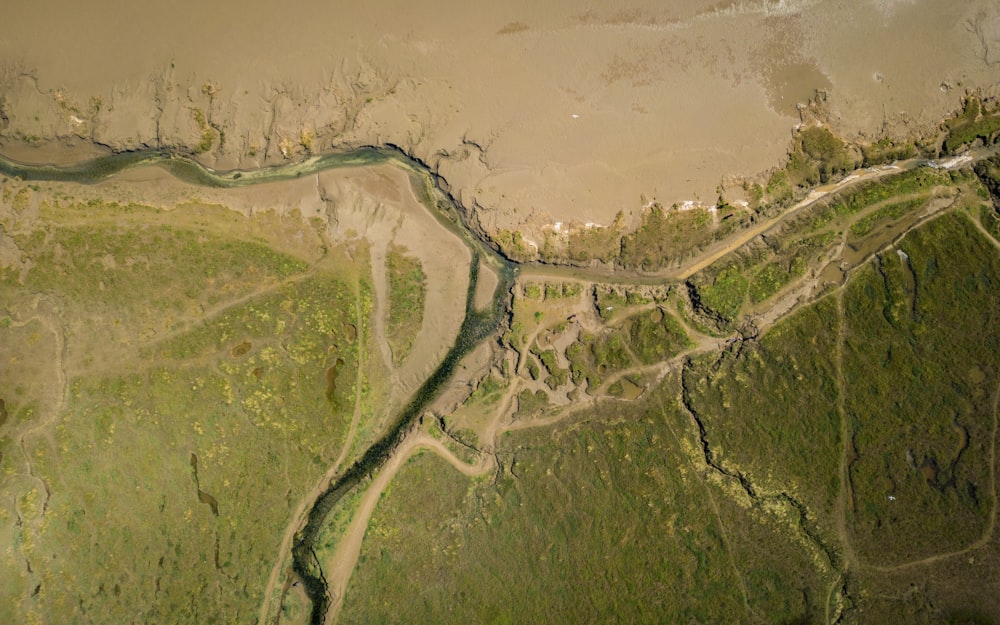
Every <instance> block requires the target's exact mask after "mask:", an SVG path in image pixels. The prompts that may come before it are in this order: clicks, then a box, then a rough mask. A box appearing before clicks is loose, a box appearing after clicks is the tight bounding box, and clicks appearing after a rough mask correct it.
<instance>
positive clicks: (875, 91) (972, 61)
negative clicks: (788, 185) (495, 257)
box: [0, 0, 1000, 232]
mask: <svg viewBox="0 0 1000 625" xmlns="http://www.w3.org/2000/svg"><path fill="white" fill-rule="evenodd" d="M662 4H663V3H654V2H651V1H650V0H644V1H640V2H635V1H633V2H629V3H627V4H625V5H619V6H617V7H616V8H613V9H611V8H606V7H605V6H604V5H603V4H600V3H592V4H589V5H588V4H580V3H577V2H573V3H571V2H568V1H567V0H559V1H557V2H547V3H529V2H525V1H519V2H514V3H504V4H495V5H477V6H476V7H475V8H472V7H470V6H468V5H466V4H462V3H458V2H454V1H453V0H435V1H434V2H432V3H421V4H420V5H419V6H416V5H413V4H412V3H404V2H400V1H393V2H382V3H378V4H372V3H364V4H357V5H353V6H340V5H338V6H334V5H332V4H330V3H323V2H318V1H317V0H308V1H307V2H303V3H299V4H297V5H296V7H295V11H294V12H291V11H288V7H286V6H284V5H280V4H275V3H267V2H263V1H262V0H248V1H247V2H242V3H239V4H238V5H214V4H209V5H204V4H202V3H195V2H193V1H192V0H182V1H180V2H175V3H171V4H170V5H149V4H136V3H129V2H124V1H123V0H98V1H96V2H93V3H87V4H84V5H81V4H70V3H62V2H51V1H49V2H40V3H34V4H31V3H15V4H14V5H12V6H11V7H7V8H6V10H5V19H4V21H3V24H2V25H0V152H2V153H4V154H6V155H8V156H11V157H13V158H18V159H22V160H32V161H66V160H73V159H79V158H83V157H86V156H88V155H90V154H92V153H93V152H94V151H95V150H100V149H106V150H107V149H114V150H121V149H136V148H141V147H164V146H165V147H172V148H180V149H182V150H183V149H187V150H189V151H192V152H198V154H197V157H198V159H199V160H201V161H202V162H204V163H206V164H208V165H209V166H213V167H216V168H222V169H229V168H236V167H240V168H251V167H256V166H258V165H261V164H265V163H277V162H281V161H284V160H286V159H295V158H301V157H303V156H305V155H306V154H308V153H315V152H320V151H325V150H328V149H331V148H336V147H350V146H358V145H363V144H373V143H375V144H384V143H392V144H395V145H398V146H400V147H402V148H403V149H404V150H406V151H407V152H409V153H411V154H412V155H414V156H416V157H417V158H420V159H421V160H423V161H425V162H427V163H428V164H430V165H431V166H432V167H433V168H436V169H437V170H438V171H439V172H440V173H441V174H442V175H443V176H444V177H445V178H446V180H447V181H448V183H449V184H450V185H451V186H452V190H453V192H454V193H455V194H456V195H457V196H458V197H459V198H460V199H461V200H462V201H463V202H464V203H465V204H466V205H467V206H474V207H476V208H477V210H478V212H479V216H480V219H481V220H482V222H483V224H484V226H485V227H486V229H487V230H492V229H495V228H514V227H519V228H522V229H525V230H527V231H529V232H531V231H532V230H537V229H538V228H540V227H541V225H543V224H547V223H553V222H556V221H563V222H572V221H577V222H595V223H604V224H606V223H610V222H611V220H612V219H613V216H614V215H615V214H616V213H617V212H618V211H619V210H624V211H626V213H627V214H629V215H631V216H632V217H633V218H634V217H635V215H636V214H637V213H638V211H639V209H640V207H641V206H642V205H643V204H645V203H646V202H648V201H651V200H654V199H655V200H659V201H661V202H663V203H665V204H669V203H672V202H675V201H684V200H700V201H703V202H706V203H712V202H714V200H715V198H716V188H717V186H718V185H719V183H720V181H721V180H722V178H723V176H727V175H731V176H753V175H755V174H759V173H760V172H762V171H764V170H767V169H768V168H770V167H773V166H775V165H777V164H779V163H780V161H781V158H782V156H783V155H784V153H785V150H786V148H787V145H788V142H789V140H790V138H791V132H792V130H793V128H794V127H795V125H796V124H797V123H798V122H799V116H798V112H797V109H796V105H797V104H799V103H801V102H803V101H804V100H806V99H807V98H809V97H810V96H812V95H813V94H814V93H815V91H816V90H817V89H821V90H825V92H826V93H827V95H828V99H827V107H828V110H829V118H830V119H829V121H830V123H831V124H832V125H833V126H834V128H835V129H836V130H838V131H839V132H841V133H843V134H844V135H846V136H849V137H857V136H866V137H869V138H873V137H876V136H879V135H880V134H881V133H889V134H892V135H897V136H901V135H907V134H909V133H912V132H915V131H917V130H921V129H925V128H927V127H928V126H932V125H934V124H935V123H937V121H938V120H939V119H940V118H941V117H942V116H943V115H945V114H946V113H948V112H949V111H951V110H953V109H955V108H956V107H957V106H958V105H959V104H960V101H961V97H962V95H963V94H964V92H965V90H966V89H967V88H974V87H990V86H991V85H993V84H994V83H996V81H997V67H998V65H997V63H1000V56H998V55H1000V53H998V50H1000V44H998V43H997V41H998V40H1000V17H998V16H997V13H998V11H997V10H996V7H995V3H993V2H991V1H990V0H973V1H970V2H962V3H957V2H946V1H944V0H919V1H911V0H854V1H852V2H847V3H830V2H818V1H814V0H781V1H779V2H773V1H767V0H763V1H760V2H745V1H729V0H723V1H722V2H718V1H715V0H683V1H681V2H675V3H672V4H671V6H669V7H664V6H662ZM984 43H985V45H984ZM994 57H998V58H994Z"/></svg>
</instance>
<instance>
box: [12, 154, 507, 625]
mask: <svg viewBox="0 0 1000 625" xmlns="http://www.w3.org/2000/svg"><path fill="white" fill-rule="evenodd" d="M386 163H388V164H392V165H394V166H397V167H401V168H403V169H404V170H406V171H407V172H408V173H409V174H410V176H411V181H412V183H413V184H414V188H415V189H417V191H418V194H419V195H420V197H421V199H422V201H423V202H424V203H425V204H426V205H427V207H428V208H429V209H430V211H431V214H433V215H434V217H435V218H436V219H437V220H438V221H439V222H440V223H441V224H442V225H444V226H445V227H447V228H448V229H449V230H450V231H451V232H453V233H455V234H457V235H458V236H459V237H460V238H461V239H462V241H463V242H464V243H465V245H466V246H468V247H469V249H470V251H471V252H472V263H471V265H470V274H469V286H468V290H467V292H466V302H465V317H464V319H463V320H462V326H461V328H460V329H459V332H458V337H457V338H456V339H455V344H454V346H452V348H451V349H450V350H449V351H448V353H447V354H446V355H445V357H444V359H443V360H442V362H441V364H440V365H438V367H437V369H435V370H434V372H433V373H431V375H430V376H429V377H428V378H427V379H426V380H425V381H424V383H423V384H422V385H421V386H420V388H419V389H417V391H416V393H414V395H413V397H411V398H410V401H409V402H408V403H407V404H406V405H405V407H404V408H403V409H402V410H401V411H400V412H399V413H398V414H397V415H396V416H395V418H394V419H393V421H392V425H391V426H390V427H389V429H388V430H387V431H386V432H385V433H384V434H383V435H382V436H381V437H380V438H379V439H378V440H376V441H375V442H374V443H373V444H372V445H371V446H370V447H369V448H368V449H366V450H365V452H364V453H363V454H361V456H360V457H359V459H358V460H357V461H355V462H354V464H352V465H351V466H349V467H347V468H346V469H345V470H344V471H342V472H341V473H340V474H339V475H337V476H335V477H334V478H333V480H332V481H331V483H330V486H329V487H328V488H327V489H326V490H325V491H324V492H323V493H322V494H321V495H320V496H319V497H318V498H317V499H316V501H315V502H313V505H312V507H311V508H310V510H309V514H308V517H307V521H306V524H305V526H304V527H303V528H302V529H301V530H300V531H299V532H298V534H296V537H295V542H294V545H293V547H292V558H293V568H294V569H295V572H296V574H297V575H298V576H299V577H300V578H301V580H302V584H303V586H304V588H305V590H306V594H307V595H308V596H309V599H310V600H311V602H312V610H311V618H310V621H311V622H312V623H313V624H314V625H319V624H321V623H323V621H324V618H325V616H326V612H327V609H328V608H329V605H330V597H329V593H328V590H327V584H326V580H325V578H324V576H323V572H322V567H321V565H320V563H319V562H318V561H317V558H316V554H315V551H314V543H315V540H316V537H317V535H318V533H319V531H320V529H321V528H322V527H323V524H324V523H325V522H326V519H327V516H328V515H329V514H330V512H331V511H332V510H333V508H334V506H335V505H336V504H337V502H338V501H340V500H341V499H342V498H343V497H344V496H345V495H347V494H348V493H350V492H351V491H352V490H353V489H354V488H355V487H357V486H358V484H360V483H361V482H362V481H363V480H364V478H365V477H366V476H368V475H370V474H372V473H374V472H375V471H377V470H378V469H379V468H380V467H381V466H382V465H383V464H384V463H385V462H386V461H387V460H388V459H389V458H390V457H391V455H392V452H393V450H394V449H395V448H396V447H397V446H398V445H399V443H400V442H401V441H402V439H403V437H404V436H405V435H406V433H407V432H408V431H409V428H410V426H411V425H412V424H413V423H414V421H416V420H417V419H418V418H419V417H420V415H421V414H422V413H423V411H424V410H425V408H426V407H427V405H428V404H429V403H430V402H431V401H432V400H433V399H434V398H436V397H437V396H438V395H439V394H440V393H441V391H442V390H443V389H444V387H445V385H446V384H447V383H448V381H449V380H450V379H451V376H452V374H453V373H454V371H455V368H456V367H457V366H458V364H459V363H460V362H461V360H462V358H464V357H465V356H466V355H467V354H468V353H469V352H471V351H472V350H473V349H474V348H475V347H476V346H477V345H479V344H480V343H481V342H482V341H483V340H485V339H487V338H488V337H490V336H493V335H495V334H496V333H497V331H498V330H499V329H500V326H501V323H502V322H503V320H504V318H505V317H506V316H507V315H508V313H509V310H510V292H511V288H512V287H513V284H514V278H515V276H516V274H517V266H516V265H515V264H514V263H512V262H510V261H509V260H507V259H505V258H504V257H502V256H501V255H500V254H498V253H497V251H496V250H495V249H493V248H492V247H490V245H488V244H486V242H485V241H484V240H483V239H481V238H480V237H479V236H478V235H477V234H476V233H475V232H474V231H473V230H472V229H471V228H470V227H469V226H468V225H467V223H466V221H465V214H466V213H465V211H464V210H463V209H462V207H461V206H460V205H459V204H458V203H457V202H456V201H455V199H454V198H453V197H451V196H450V195H449V194H447V193H445V192H444V191H443V190H442V189H441V186H440V184H439V183H440V179H439V178H438V176H437V175H436V174H435V173H434V172H432V171H431V170H429V169H428V168H427V167H426V166H425V165H424V164H423V163H421V162H419V161H417V160H414V159H412V158H410V157H409V156H407V155H406V154H405V153H403V152H402V151H401V150H399V149H397V148H395V147H392V146H390V147H385V148H376V147H366V148H360V149H358V150H353V151H349V152H338V153H332V154H327V155H324V156H318V157H314V158H311V159H308V160H306V161H303V162H301V163H294V164H289V165H282V166H277V167H270V168H263V169H260V170H256V171H231V172H215V171H212V170H210V169H208V168H206V167H204V166H202V165H200V164H198V163H197V162H195V161H193V160H191V159H189V158H186V157H181V156H174V155H171V154H169V153H166V152H162V151H139V152H125V153H120V154H113V155H110V156H104V157H100V158H97V159H94V160H91V161H87V162H84V163H79V164H74V165H69V166H52V165H27V164H22V163H17V162H14V161H10V160H8V159H4V158H3V157H0V175H4V176H7V177H10V178H19V179H21V180H26V181H50V182H56V181H58V182H73V183H79V184H94V183H97V182H101V181H102V180H105V179H107V178H109V177H111V176H113V175H115V174H118V173H121V172H122V171H125V170H127V169H132V168H135V167H140V166H151V165H155V166H160V167H163V168H165V169H167V170H168V171H169V172H170V173H171V174H173V175H174V176H176V177H177V178H179V179H181V180H184V181H185V182H188V183H191V184H197V185H202V186H209V187H220V188H231V187H242V186H248V185H252V184H261V183H265V182H276V181H281V180H290V179H294V178H299V177H301V176H306V175H310V174H315V173H318V172H321V171H324V170H327V169H333V168H347V167H369V166H373V165H381V164H386ZM484 263H485V264H487V265H489V266H490V267H491V268H493V269H494V270H495V271H496V273H497V275H498V276H499V284H498V285H497V288H496V290H495V291H494V293H493V300H492V305H491V306H490V307H489V308H488V309H486V310H477V309H476V307H475V293H476V285H477V282H478V276H479V269H480V266H481V265H482V264H484Z"/></svg>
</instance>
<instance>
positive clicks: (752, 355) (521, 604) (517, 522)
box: [341, 202, 1000, 624]
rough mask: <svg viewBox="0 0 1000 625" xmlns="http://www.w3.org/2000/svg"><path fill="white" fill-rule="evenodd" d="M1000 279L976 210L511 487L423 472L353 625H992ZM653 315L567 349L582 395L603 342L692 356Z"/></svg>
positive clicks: (396, 508)
mask: <svg viewBox="0 0 1000 625" xmlns="http://www.w3.org/2000/svg"><path fill="white" fill-rule="evenodd" d="M885 205H886V206H894V204H893V203H892V202H889V203H887V204H885ZM877 214H878V219H880V220H882V219H884V220H886V221H889V220H891V219H893V216H892V215H887V214H886V213H877ZM972 215H973V216H978V215H979V213H978V211H974V212H973V213H972ZM987 216H989V214H985V215H984V217H987ZM998 281H1000V255H998V253H997V250H996V248H995V247H993V244H991V243H990V242H989V241H987V239H986V238H985V237H983V235H982V234H980V233H979V232H978V231H977V230H976V228H975V227H974V225H973V223H972V222H971V220H970V217H969V216H967V214H966V211H963V210H956V211H953V212H950V213H947V214H945V215H943V216H941V217H939V218H937V219H934V220H932V221H930V222H928V223H927V224H926V225H924V226H922V227H921V228H919V229H917V230H915V231H914V232H911V233H909V234H908V235H907V236H906V237H904V238H903V239H902V240H901V241H900V242H899V243H897V244H896V246H895V247H892V248H890V249H888V250H886V251H884V252H882V253H880V254H879V255H878V256H877V257H876V258H875V259H873V260H871V261H869V262H867V263H866V264H864V265H863V266H860V267H859V268H858V269H857V270H856V271H855V272H854V273H853V276H852V278H851V279H850V280H849V281H848V283H847V285H846V287H844V290H843V293H842V295H841V294H839V293H837V292H834V293H832V294H830V295H827V296H826V297H824V298H822V299H820V300H818V301H817V302H815V303H814V304H811V305H809V306H806V307H803V308H802V309H801V310H799V311H798V312H796V313H795V314H793V315H792V316H790V317H788V318H786V319H784V320H782V321H780V322H779V323H778V324H776V325H775V326H773V327H772V328H770V329H769V330H768V331H767V332H766V333H765V334H764V335H763V336H762V337H760V338H759V339H758V340H756V341H754V340H747V341H744V342H742V343H741V342H740V341H736V342H732V343H730V344H729V345H728V346H727V347H726V348H725V349H723V350H722V351H720V352H715V353H709V354H706V355H704V356H702V357H697V358H694V359H692V360H690V361H689V362H688V363H687V364H686V365H685V367H684V368H683V375H678V374H672V375H668V376H667V378H666V379H665V380H664V381H663V382H662V383H661V384H660V385H658V386H656V387H653V388H651V389H650V390H649V391H648V392H647V393H646V394H645V395H643V396H642V398H641V399H640V400H638V401H635V402H630V403H621V402H612V403H598V404H596V406H595V407H594V408H591V409H588V410H584V411H581V412H577V413H575V416H574V417H573V418H572V419H570V420H567V421H565V422H561V423H558V424H556V425H554V426H548V427H544V428H539V429H534V430H530V429H529V430H520V431H517V432H512V433H508V434H506V435H504V436H503V437H502V438H501V439H500V441H499V444H498V448H497V453H498V457H499V458H500V460H501V463H502V464H503V466H504V467H505V471H504V472H503V474H502V475H501V476H500V477H499V478H497V479H495V480H494V479H493V477H492V475H491V476H490V477H489V478H482V479H472V480H470V479H468V478H465V477H463V476H461V475H459V474H458V473H456V472H454V471H453V470H452V469H450V468H448V467H447V466H445V464H444V463H443V461H441V460H439V459H437V458H435V457H434V456H433V455H430V454H425V455H421V456H418V457H416V458H415V459H413V460H411V461H410V462H409V464H408V465H407V466H406V467H405V468H404V470H403V471H402V472H401V473H400V475H399V476H397V478H396V480H395V481H394V482H393V484H392V486H391V488H390V490H389V491H388V492H387V493H385V494H384V496H383V499H382V501H381V503H380V504H379V507H378V509H377V510H376V513H375V517H374V519H373V521H372V524H371V526H370V527H369V531H368V534H367V536H366V540H365V544H364V547H363V551H362V556H361V561H360V562H359V565H358V568H357V570H356V573H355V576H354V578H353V579H352V581H351V585H350V587H349V590H348V594H347V598H346V602H345V604H344V611H343V613H342V616H341V622H344V623H370V622H384V623H393V622H420V623H424V622H426V623H451V622H456V623H457V622H485V623H513V622H519V623H543V622H606V621H609V620H614V621H620V622H635V623H642V622H703V623H709V622H731V623H739V622H747V623H820V622H828V619H829V620H830V621H831V622H832V620H833V619H838V618H839V621H840V622H844V623H871V622H879V623H897V622H899V623H903V622H925V623H942V624H943V623H957V622H976V623H988V622H993V621H992V620H991V618H992V616H993V615H995V614H996V613H997V610H998V609H1000V605H998V604H997V601H996V600H995V599H993V598H992V597H993V594H992V593H991V592H988V590H987V589H989V588H992V586H991V584H992V583H994V582H993V581H991V580H996V579H997V578H998V577H1000V559H998V558H997V555H998V547H997V545H996V542H995V541H994V540H993V539H992V538H991V532H992V529H991V528H992V525H991V524H992V521H991V519H993V518H995V517H994V516H993V515H994V514H995V512H994V509H995V506H996V493H995V484H994V483H993V478H992V477H991V472H992V470H993V469H992V466H993V462H994V451H993V445H994V440H993V438H994V436H995V433H996V432H995V427H996V425H995V418H996V415H995V414H994V412H993V405H992V402H993V401H994V397H995V396H996V395H995V394H996V388H997V385H998V379H997V377H996V376H997V371H1000V362H997V358H998V356H997V354H1000V345H997V341H1000V331H998V330H997V328H998V327H1000V323H998V321H1000V320H998V319H996V318H995V317H996V315H997V314H998V313H997V311H1000V301H998V299H997V298H998V297H1000V295H997V293H998V292H1000V291H998V289H997V286H998ZM525 291H526V295H527V298H528V299H529V301H535V302H540V301H542V299H543V297H544V295H543V293H544V288H541V287H539V288H537V292H536V289H534V288H531V289H525ZM532 297H534V299H533V300H532V299H531V298H532ZM595 297H600V294H599V293H597V292H595ZM604 297H605V300H604V301H606V302H609V301H611V300H613V299H615V298H618V299H620V300H621V301H620V302H619V301H618V300H617V299H615V303H616V304H625V305H627V296H626V294H625V293H624V292H622V293H618V294H614V293H611V292H609V293H605V294H604ZM609 298H610V299H609ZM632 305H633V306H636V307H637V308H636V310H643V307H646V309H645V311H644V312H635V311H632V312H631V313H628V312H626V313H625V314H624V316H623V317H620V318H618V319H617V320H616V321H615V324H614V326H612V327H609V328H607V330H606V331H605V332H602V333H601V334H600V335H595V338H591V339H588V338H587V337H585V336H581V337H580V338H579V339H578V341H577V342H575V343H573V344H571V346H570V347H569V348H567V349H566V351H565V354H564V355H565V356H566V357H567V359H568V360H569V362H570V363H571V365H572V366H571V369H570V371H569V375H570V376H571V379H572V378H574V377H577V378H580V380H579V381H581V382H582V381H584V380H586V381H587V382H588V386H589V385H590V384H591V382H590V379H589V378H588V377H587V374H586V371H584V370H583V365H587V366H590V367H591V368H593V364H594V363H593V362H591V361H590V360H584V361H581V363H580V368H581V370H580V371H576V367H577V362H576V360H577V358H580V357H581V354H584V355H587V354H589V356H588V358H592V357H596V353H597V352H596V351H595V350H598V349H603V348H599V347H598V346H599V344H600V343H599V341H598V340H597V339H596V336H600V337H602V338H601V339H600V340H603V341H606V342H609V350H610V351H608V352H607V354H606V355H605V357H606V358H608V359H609V360H608V363H609V364H611V365H614V366H618V367H626V366H630V365H632V364H634V363H636V362H638V361H637V359H636V358H635V356H633V354H640V353H644V351H643V345H644V344H646V345H655V346H658V348H659V346H664V345H670V344H671V343H670V340H668V339H664V338H663V337H660V336H659V335H658V334H654V335H652V336H654V337H655V338H652V340H649V341H645V340H644V333H643V332H642V331H639V333H638V334H636V330H635V329H636V328H645V327H646V326H648V325H649V324H650V323H653V322H654V321H655V322H659V323H662V322H663V320H664V319H666V318H667V317H666V316H663V317H659V318H657V314H658V313H659V314H660V315H662V314H663V313H662V311H661V309H660V308H658V307H653V308H652V311H650V310H649V307H650V305H651V302H650V301H648V300H647V301H643V302H640V301H639V300H638V299H637V300H635V301H634V302H633V304H632ZM670 319H671V320H672V319H673V318H672V317H671V318H670ZM549 323H550V324H552V326H553V327H554V328H556V329H558V323H557V322H556V321H549ZM668 325H669V324H668ZM525 331H528V330H527V329H525ZM588 340H589V341H590V342H589V343H588ZM616 341H617V342H618V343H620V349H618V350H617V351H615V349H611V347H612V345H610V344H618V343H615V342H616ZM584 348H586V349H584ZM664 349H665V351H664V352H663V353H660V352H657V353H655V354H650V356H649V361H655V360H657V359H663V358H667V357H669V356H670V355H671V354H672V353H675V352H676V347H675V348H671V349H667V348H664ZM537 351H538V359H539V362H540V363H541V365H542V366H541V367H540V369H541V370H542V371H541V375H542V376H545V375H546V374H548V375H552V372H551V371H546V370H547V369H549V364H548V363H550V362H554V361H555V358H554V356H555V355H550V356H545V355H544V350H537ZM615 353H618V354H619V355H620V357H621V358H620V362H619V361H617V360H615V357H614V354H615ZM643 361H645V359H643ZM595 372H596V369H595ZM540 395H544V393H542V392H541V391H537V392H532V391H523V392H522V393H521V401H520V406H521V410H523V411H525V412H526V413H531V412H535V411H538V410H541V409H544V408H545V406H546V402H545V398H544V397H542V396H540ZM844 433H846V436H845V435H844ZM842 476H846V478H847V479H846V481H845V480H842V479H841V477H842ZM403 605H405V606H407V609H406V610H402V611H401V610H400V609H399V606H403Z"/></svg>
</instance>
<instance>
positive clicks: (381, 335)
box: [371, 245, 399, 388]
mask: <svg viewBox="0 0 1000 625" xmlns="http://www.w3.org/2000/svg"><path fill="white" fill-rule="evenodd" d="M385 257H386V251H385V248H384V247H382V246H380V245H372V246H371V261H372V287H373V290H374V291H375V312H374V317H375V319H374V324H373V327H372V338H373V339H374V340H375V344H376V345H377V346H378V351H379V353H380V354H381V355H382V362H383V363H384V364H385V367H386V369H387V370H388V371H389V372H390V374H389V375H390V377H391V383H392V388H398V387H399V378H398V376H397V373H396V365H395V361H394V360H393V357H392V348H391V347H390V346H389V335H388V333H387V331H386V325H387V322H388V319H389V306H388V303H389V284H388V282H389V281H388V279H387V276H386V258H385Z"/></svg>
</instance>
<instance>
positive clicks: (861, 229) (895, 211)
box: [851, 198, 927, 237]
mask: <svg viewBox="0 0 1000 625" xmlns="http://www.w3.org/2000/svg"><path fill="white" fill-rule="evenodd" d="M926 205H927V200H925V199H924V198H917V199H914V200H904V201H902V202H895V203H892V204H886V205H885V206H883V207H881V208H879V209H878V210H876V211H874V212H872V213H869V214H868V215H865V216H864V217H862V218H861V219H859V220H857V221H855V222H854V223H853V224H851V234H853V235H854V236H856V237H863V236H867V235H868V234H869V233H870V232H871V231H872V230H874V229H875V228H876V227H877V226H879V225H881V224H884V223H886V222H893V221H896V220H898V219H899V218H900V217H902V216H903V215H906V214H907V213H911V212H913V211H915V210H917V209H918V208H921V207H923V206H926Z"/></svg>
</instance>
